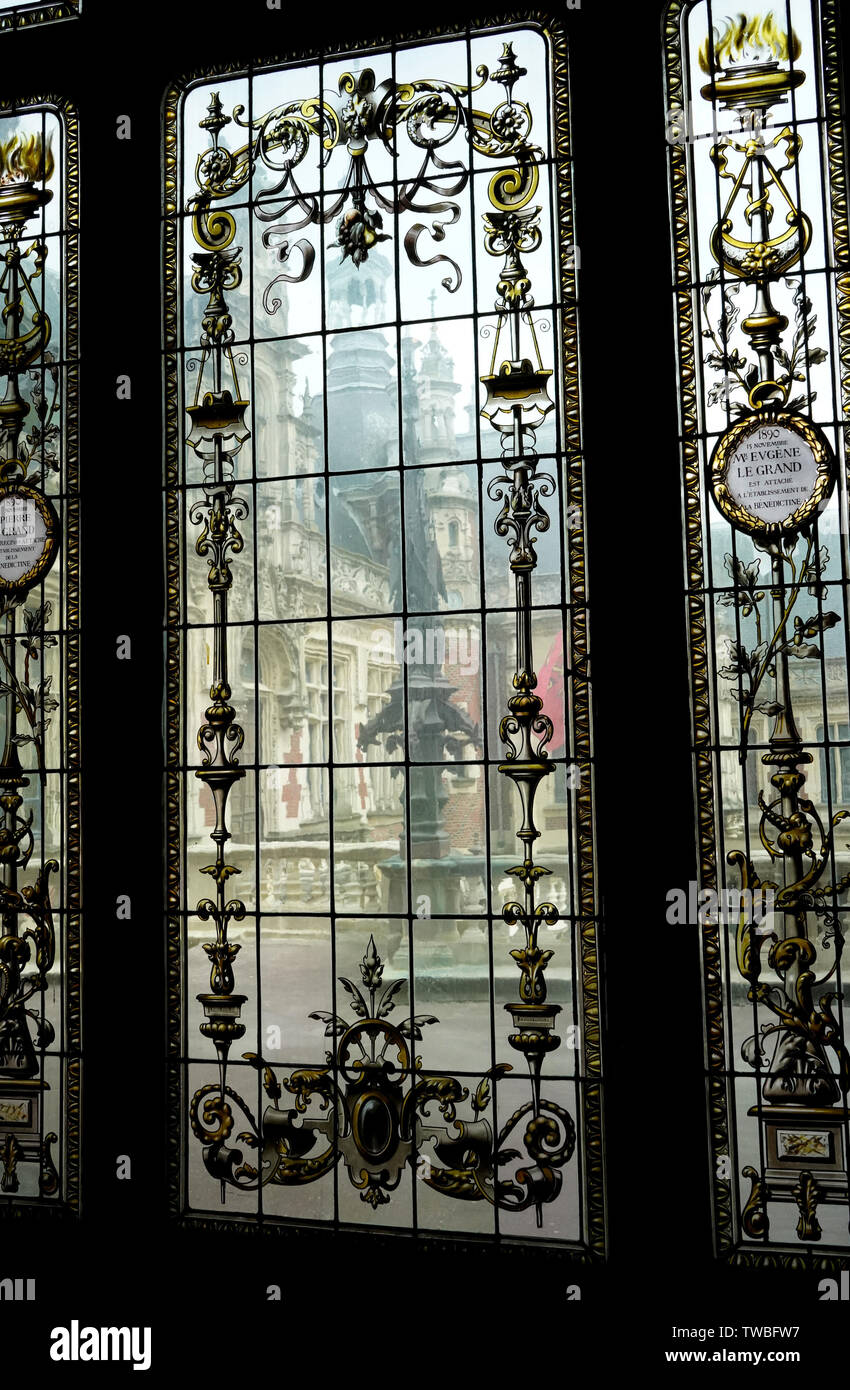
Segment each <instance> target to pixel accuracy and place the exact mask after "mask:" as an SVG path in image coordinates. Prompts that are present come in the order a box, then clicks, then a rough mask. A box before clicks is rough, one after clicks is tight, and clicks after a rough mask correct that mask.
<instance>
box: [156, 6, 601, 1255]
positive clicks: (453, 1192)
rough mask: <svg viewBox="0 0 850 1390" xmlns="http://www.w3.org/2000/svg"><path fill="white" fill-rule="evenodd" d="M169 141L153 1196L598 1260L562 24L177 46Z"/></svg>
mask: <svg viewBox="0 0 850 1390" xmlns="http://www.w3.org/2000/svg"><path fill="white" fill-rule="evenodd" d="M166 168H167V176H166V186H165V208H166V217H165V225H164V237H165V257H166V335H165V336H166V380H167V387H168V429H169V453H168V459H167V477H166V506H167V509H168V516H169V530H168V546H169V605H170V606H169V613H168V643H169V766H168V779H169V780H168V787H169V815H170V827H169V893H170V910H171V914H172V917H171V928H170V930H171V937H170V941H171V960H172V965H173V971H174V973H173V976H172V980H173V992H172V995H171V1010H172V1039H171V1047H172V1061H173V1064H174V1068H175V1080H176V1083H177V1087H176V1089H177V1091H179V1105H178V1108H177V1109H176V1111H175V1115H174V1124H175V1127H176V1128H177V1129H180V1130H181V1132H185V1133H186V1143H185V1145H184V1146H183V1148H182V1151H181V1154H180V1163H179V1167H176V1168H175V1171H174V1173H173V1179H174V1201H175V1207H176V1208H177V1209H178V1210H179V1211H180V1212H181V1213H182V1214H186V1215H191V1216H192V1217H193V1218H195V1219H204V1218H205V1217H206V1216H208V1215H209V1214H215V1215H216V1216H219V1215H223V1216H224V1217H225V1219H231V1218H232V1219H244V1218H246V1217H251V1218H254V1217H257V1216H260V1215H262V1216H264V1217H272V1218H279V1219H282V1220H293V1219H296V1220H297V1219H302V1220H303V1219H315V1220H320V1221H323V1222H333V1223H335V1224H337V1225H340V1224H346V1223H356V1224H357V1225H361V1226H362V1225H365V1226H367V1227H380V1226H384V1227H390V1228H394V1229H400V1230H414V1231H422V1230H425V1231H427V1230H445V1231H451V1232H455V1233H464V1232H466V1233H476V1234H479V1235H485V1236H496V1235H498V1234H502V1235H505V1234H507V1235H513V1236H516V1237H518V1238H521V1239H523V1240H529V1241H535V1240H539V1239H544V1240H550V1241H556V1242H560V1243H564V1244H567V1245H571V1246H573V1247H575V1248H576V1249H581V1250H593V1251H596V1252H601V1251H602V1250H603V1249H604V1216H603V1206H602V1173H601V1159H600V1155H601V1148H600V1145H599V1125H600V1103H601V1088H600V1057H599V1036H598V1013H597V997H598V978H597V969H598V961H597V941H596V931H597V913H596V892H595V883H594V863H593V822H592V803H591V785H592V760H591V745H590V726H589V709H588V687H587V664H586V655H587V654H586V629H585V599H584V558H583V557H584V549H583V546H584V532H583V509H582V474H581V452H580V446H581V439H580V434H579V428H578V401H577V386H576V383H577V369H578V364H577V361H576V358H575V351H576V349H575V343H576V332H575V321H574V318H575V307H574V306H575V267H574V263H573V257H572V251H573V248H572V245H571V242H570V233H569V228H570V226H571V201H570V200H571V170H570V163H569V146H568V126H567V90H566V54H565V39H564V36H563V34H562V32H561V31H560V29H559V28H558V27H557V26H555V28H554V29H551V30H549V31H548V32H546V33H544V32H543V31H542V30H540V29H538V28H536V27H534V26H533V25H530V24H528V23H526V24H517V25H516V26H513V27H512V28H510V29H509V30H503V31H501V32H499V31H498V30H495V31H487V30H480V31H476V32H475V33H474V34H464V33H457V34H447V35H445V36H443V37H442V38H441V41H439V42H436V41H435V42H433V43H430V42H429V43H424V44H423V43H422V42H421V41H417V42H409V43H408V42H406V41H403V40H402V41H399V42H398V43H397V44H396V45H394V46H393V47H392V48H385V49H375V50H371V51H369V52H368V53H363V54H351V55H348V56H343V57H339V56H334V57H325V56H322V55H320V56H319V57H317V59H316V60H315V61H313V62H307V63H305V62H300V63H297V64H296V63H293V64H286V63H281V64H277V65H269V66H266V67H262V66H257V67H252V68H249V69H246V70H244V71H242V70H238V69H231V70H230V71H229V72H228V73H227V74H224V73H222V74H216V73H209V74H203V75H200V76H198V77H197V78H196V79H193V80H191V81H189V82H188V83H187V84H186V85H185V86H184V87H181V88H179V89H175V90H174V91H173V92H172V93H171V94H170V96H169V99H168V107H167V123H166ZM556 229H557V233H556ZM559 237H560V238H563V240H562V241H561V240H559ZM532 285H533V297H532ZM508 699H510V705H509V707H508V710H507V711H506V710H505V702H506V700H508ZM205 710H206V714H204V711H205ZM503 715H505V716H506V717H505V719H504V723H503V726H502V733H501V738H500V736H499V726H500V720H501V719H502V716H503ZM199 727H200V733H198V730H199ZM199 749H200V756H199V753H198V750H199ZM523 808H525V809H523ZM542 885H545V889H544V887H543V886H542ZM187 1115H188V1117H189V1129H188V1130H186V1116H187ZM253 1117H256V1119H254V1118H253ZM232 1123H235V1124H236V1125H237V1126H238V1130H236V1131H234V1134H233V1135H231V1134H230V1130H231V1128H232ZM236 1133H239V1135H240V1138H239V1140H238V1142H237V1141H236V1140H235V1134H236Z"/></svg>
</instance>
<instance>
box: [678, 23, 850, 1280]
mask: <svg viewBox="0 0 850 1390" xmlns="http://www.w3.org/2000/svg"><path fill="white" fill-rule="evenodd" d="M835 26H836V10H835V6H834V5H833V4H832V3H830V2H829V0H826V3H823V4H818V3H814V4H809V3H807V2H806V0H787V3H785V4H783V5H781V6H779V7H778V8H777V7H775V8H774V9H773V10H772V11H770V12H768V11H766V10H764V9H752V8H751V9H749V10H748V11H747V12H746V13H741V14H736V15H735V16H733V17H732V18H729V19H725V18H723V17H722V15H721V14H720V12H718V10H717V8H716V6H715V7H714V8H713V9H712V7H711V6H710V5H709V4H707V3H705V0H699V2H698V3H696V4H681V5H674V6H671V7H670V9H669V10H668V20H667V32H666V38H667V103H668V111H667V119H668V139H669V141H670V165H671V180H672V183H671V187H672V210H673V219H674V233H675V241H674V272H675V280H674V286H675V308H676V322H677V330H678V349H679V363H680V372H681V394H680V405H681V409H680V419H681V444H682V461H683V489H684V505H685V524H686V537H687V561H688V592H687V608H688V619H689V632H690V644H691V664H692V698H693V705H692V711H693V736H694V757H695V769H696V783H697V796H698V813H699V833H700V856H701V860H700V872H701V887H702V889H703V890H705V891H704V896H703V897H702V899H701V900H700V906H699V909H698V919H699V925H700V926H701V928H702V939H703V961H704V992H705V1010H706V1043H707V1062H708V1088H709V1099H710V1122H711V1130H712V1144H713V1149H714V1156H715V1160H716V1169H715V1179H714V1216H715V1239H716V1245H717V1249H718V1251H719V1252H720V1253H723V1254H727V1255H733V1256H735V1257H736V1258H738V1259H743V1260H744V1261H749V1260H752V1259H754V1258H759V1257H760V1256H761V1255H762V1254H763V1253H765V1252H771V1256H770V1257H771V1258H775V1255H774V1254H773V1253H772V1252H777V1251H778V1252H779V1258H780V1259H781V1260H785V1261H786V1262H790V1261H794V1260H796V1258H797V1257H798V1255H799V1252H800V1251H805V1250H807V1249H816V1250H817V1252H818V1254H819V1255H820V1254H823V1255H826V1256H828V1255H829V1253H830V1252H834V1253H836V1254H837V1253H840V1252H841V1251H845V1252H846V1249H847V1245H848V1234H847V1231H848V1169H847V1154H848V1130H847V1124H848V1109H847V1094H848V1088H850V1058H848V1054H847V1051H846V1049H845V1027H846V1013H845V1010H844V1009H843V1007H842V1003H841V1001H842V995H843V993H844V987H843V983H842V977H843V974H844V969H845V968H844V967H843V965H842V953H841V948H842V944H843V928H842V920H843V910H844V909H845V907H846V905H847V885H848V882H850V853H848V847H847V844H846V836H845V835H844V834H843V832H842V829H841V828H840V827H841V822H842V821H843V820H844V818H845V817H846V816H847V814H848V811H847V809H846V808H847V792H848V790H850V787H848V784H847V779H846V771H847V768H848V756H847V755H848V752H850V743H848V732H850V724H848V688H847V642H848V632H850V624H848V619H849V618H850V615H849V614H848V611H847V599H846V578H847V565H848V549H847V534H848V526H847V483H846V465H845V449H846V440H845V432H844V431H845V427H844V426H843V420H844V418H845V416H846V409H847V402H846V400H845V398H844V397H845V394H846V391H847V384H848V380H850V378H849V377H848V372H847V366H848V364H847V361H846V352H847V348H846V343H845V341H844V338H843V336H842V331H840V330H839V329H838V327H837V325H838V324H839V323H840V322H841V321H842V320H841V316H842V315H846V312H847V303H846V296H847V281H846V275H845V274H844V272H843V270H842V267H843V266H846V261H847V254H848V247H847V207H846V164H845V156H844V148H843V134H842V129H841V111H840V97H839V85H838V83H839V73H838V47H837V38H836V28H835Z"/></svg>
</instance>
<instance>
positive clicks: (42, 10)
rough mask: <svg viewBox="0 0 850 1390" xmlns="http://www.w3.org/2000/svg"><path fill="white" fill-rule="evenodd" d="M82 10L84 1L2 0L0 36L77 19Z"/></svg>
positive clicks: (0, 4)
mask: <svg viewBox="0 0 850 1390" xmlns="http://www.w3.org/2000/svg"><path fill="white" fill-rule="evenodd" d="M82 8H83V0H0V34H2V33H4V32H5V31H7V30H12V29H32V28H34V27H36V26H41V25H44V24H56V23H57V22H58V21H59V20H62V19H77V18H78V16H79V15H80V13H81V12H82Z"/></svg>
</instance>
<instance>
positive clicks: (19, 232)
mask: <svg viewBox="0 0 850 1390" xmlns="http://www.w3.org/2000/svg"><path fill="white" fill-rule="evenodd" d="M76 152H77V135H76V117H75V115H74V112H73V111H72V109H71V108H70V107H68V106H67V105H59V104H57V103H55V102H35V103H32V104H23V105H18V106H12V105H10V104H6V105H5V106H3V107H2V109H0V243H2V255H3V272H2V274H0V299H2V304H3V321H4V333H3V337H2V339H0V376H2V377H3V379H4V387H3V391H4V394H3V397H2V400H0V620H2V630H0V663H2V670H0V739H2V744H3V754H2V759H0V789H2V790H0V806H2V826H0V913H1V914H2V924H1V925H0V1193H2V1200H3V1201H4V1202H6V1203H9V1204H12V1205H22V1204H27V1205H31V1204H40V1205H45V1204H50V1205H53V1206H56V1207H65V1206H70V1207H76V1206H77V1203H78V1197H79V1155H78V1150H77V1138H78V1130H79V1085H80V1071H79V1069H80V1008H79V931H80V922H79V912H80V893H79V871H80V864H79V848H80V847H79V725H78V704H77V681H78V676H77V670H78V616H79V614H78V572H77V565H78V521H79V518H78V489H77V354H78V334H77V299H76V287H77V157H76Z"/></svg>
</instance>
